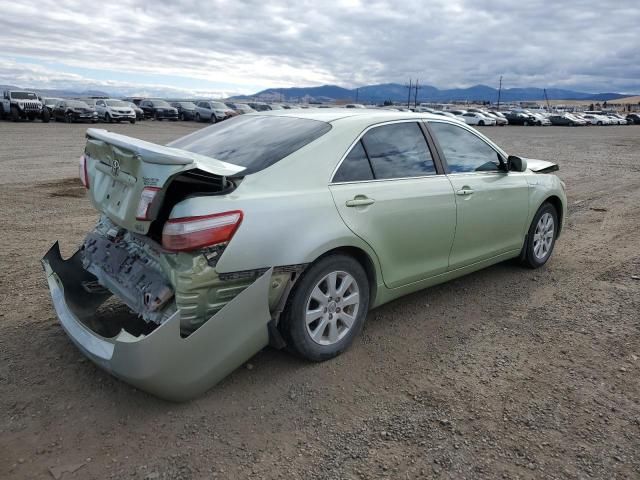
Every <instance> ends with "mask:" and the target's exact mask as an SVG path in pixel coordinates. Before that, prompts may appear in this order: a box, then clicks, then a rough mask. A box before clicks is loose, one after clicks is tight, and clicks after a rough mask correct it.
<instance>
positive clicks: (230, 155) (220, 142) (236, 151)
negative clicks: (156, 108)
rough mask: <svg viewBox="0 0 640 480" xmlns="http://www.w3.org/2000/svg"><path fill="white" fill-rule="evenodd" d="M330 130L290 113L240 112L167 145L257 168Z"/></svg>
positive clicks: (264, 166) (245, 173)
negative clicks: (279, 115)
mask: <svg viewBox="0 0 640 480" xmlns="http://www.w3.org/2000/svg"><path fill="white" fill-rule="evenodd" d="M329 130H331V125H329V124H328V123H325V122H320V121H318V120H309V119H306V118H292V117H265V116H255V117H254V116H240V117H235V118H233V119H231V120H226V121H225V122H222V123H218V124H216V125H212V126H211V127H208V128H203V129H202V130H198V131H197V132H194V133H192V134H191V135H187V136H186V137H183V138H179V139H178V140H176V141H174V142H171V143H170V144H169V145H168V146H169V147H174V148H181V149H183V150H188V151H190V152H194V153H199V154H201V155H206V156H208V157H213V158H216V159H218V160H222V161H225V162H229V163H233V164H234V165H240V166H242V167H246V170H245V171H243V172H241V174H242V175H249V174H251V173H255V172H259V171H260V170H263V169H265V168H267V167H269V166H271V165H273V164H274V163H276V162H278V161H280V160H282V159H283V158H285V157H286V156H288V155H291V154H292V153H293V152H295V151H296V150H298V149H300V148H302V147H304V146H305V145H307V144H308V143H310V142H312V141H314V140H315V139H317V138H319V137H321V136H322V135H324V134H325V133H327V132H328V131H329Z"/></svg>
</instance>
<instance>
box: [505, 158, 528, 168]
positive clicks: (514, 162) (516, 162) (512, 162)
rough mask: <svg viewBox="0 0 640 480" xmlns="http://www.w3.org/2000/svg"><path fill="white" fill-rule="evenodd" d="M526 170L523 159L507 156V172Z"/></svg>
mask: <svg viewBox="0 0 640 480" xmlns="http://www.w3.org/2000/svg"><path fill="white" fill-rule="evenodd" d="M526 169H527V161H526V160H525V159H524V158H520V157H516V156H515V155H509V158H507V171H509V172H524V171H525V170H526Z"/></svg>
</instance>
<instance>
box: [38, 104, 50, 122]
mask: <svg viewBox="0 0 640 480" xmlns="http://www.w3.org/2000/svg"><path fill="white" fill-rule="evenodd" d="M40 118H41V120H42V123H49V120H51V113H50V112H49V109H48V108H46V107H45V108H44V109H43V110H42V116H41V117H40Z"/></svg>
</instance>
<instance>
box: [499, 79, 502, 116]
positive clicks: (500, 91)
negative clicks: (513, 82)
mask: <svg viewBox="0 0 640 480" xmlns="http://www.w3.org/2000/svg"><path fill="white" fill-rule="evenodd" d="M501 93H502V75H500V86H498V111H499V110H500V94H501Z"/></svg>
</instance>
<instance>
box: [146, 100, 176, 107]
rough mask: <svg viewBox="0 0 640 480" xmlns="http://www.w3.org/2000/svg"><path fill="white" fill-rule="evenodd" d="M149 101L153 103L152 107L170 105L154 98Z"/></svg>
mask: <svg viewBox="0 0 640 480" xmlns="http://www.w3.org/2000/svg"><path fill="white" fill-rule="evenodd" d="M151 103H152V104H153V106H154V107H170V106H171V105H169V104H168V103H167V102H165V101H164V100H154V101H153V102H151Z"/></svg>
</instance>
